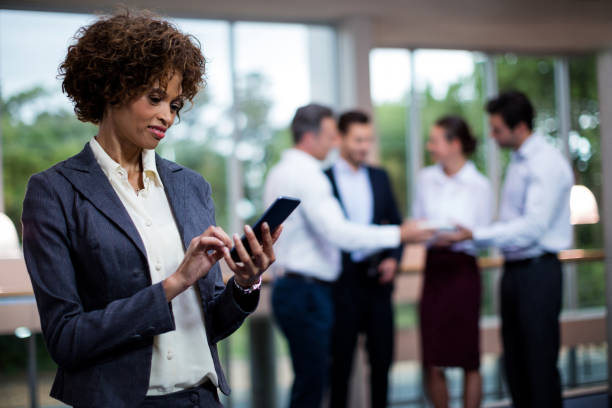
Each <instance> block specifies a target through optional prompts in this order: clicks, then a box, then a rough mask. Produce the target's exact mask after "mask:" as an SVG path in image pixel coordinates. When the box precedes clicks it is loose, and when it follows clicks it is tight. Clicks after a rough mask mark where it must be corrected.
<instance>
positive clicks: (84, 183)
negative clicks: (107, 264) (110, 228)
mask: <svg viewBox="0 0 612 408" xmlns="http://www.w3.org/2000/svg"><path fill="white" fill-rule="evenodd" d="M58 170H59V172H60V173H62V174H63V175H64V177H66V179H68V181H70V183H71V184H72V185H73V186H74V188H75V189H76V190H78V191H79V192H80V193H81V194H82V195H83V196H84V197H85V198H86V199H87V200H89V201H90V202H91V203H92V204H93V205H94V206H95V207H96V208H97V209H98V211H100V212H101V213H102V214H104V215H105V216H106V217H107V218H108V219H109V220H111V221H112V222H113V223H114V224H115V225H116V226H117V227H118V228H119V229H120V230H122V231H123V232H124V233H125V234H126V235H127V236H128V237H130V239H131V240H132V242H133V243H134V245H136V247H137V248H138V249H139V250H140V252H142V254H143V255H144V256H145V258H146V254H147V252H146V250H145V247H144V244H143V242H142V239H141V238H140V234H139V233H138V230H137V229H136V226H135V225H134V223H133V222H132V219H131V218H130V215H129V214H128V212H127V210H126V209H125V206H124V205H123V203H122V202H121V200H120V199H119V196H118V195H117V193H116V192H115V190H114V189H113V186H112V185H111V184H110V181H108V178H107V177H106V175H105V174H104V172H103V171H102V168H101V167H100V165H99V164H98V162H97V161H96V158H95V156H94V154H93V152H92V151H91V148H90V147H89V143H87V144H86V145H85V148H84V149H83V150H82V151H81V153H79V154H77V155H76V156H74V157H71V158H70V159H68V160H66V161H65V162H64V164H63V166H59V167H58Z"/></svg>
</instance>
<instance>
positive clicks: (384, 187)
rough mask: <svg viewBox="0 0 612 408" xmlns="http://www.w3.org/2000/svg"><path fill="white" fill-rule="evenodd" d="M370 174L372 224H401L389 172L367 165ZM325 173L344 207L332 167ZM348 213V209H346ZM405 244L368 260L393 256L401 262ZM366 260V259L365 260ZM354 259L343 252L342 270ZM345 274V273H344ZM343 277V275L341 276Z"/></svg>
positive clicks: (378, 259) (381, 252) (347, 267)
mask: <svg viewBox="0 0 612 408" xmlns="http://www.w3.org/2000/svg"><path fill="white" fill-rule="evenodd" d="M367 170H368V175H369V177H370V185H371V186H372V197H373V199H374V207H373V209H374V211H373V214H372V222H371V223H372V224H376V225H385V224H401V223H402V216H401V215H400V212H399V210H398V209H397V204H396V202H395V196H394V195H393V190H392V189H391V182H390V181H389V176H388V175H387V172H386V171H385V170H383V169H381V168H378V167H372V166H367ZM325 175H326V176H327V177H328V178H329V181H330V182H331V185H332V190H333V192H334V195H335V196H336V198H337V199H338V201H339V202H340V205H341V206H342V208H343V209H344V204H343V203H342V197H340V193H339V191H338V186H337V184H336V179H335V176H334V172H333V171H332V168H329V169H327V170H325ZM345 213H346V210H345ZM402 252H403V245H400V246H399V247H397V248H394V249H386V250H383V251H380V252H378V253H376V254H373V255H371V256H370V257H369V258H368V260H367V261H368V262H371V263H374V264H376V265H378V264H379V263H380V262H381V261H382V260H383V259H386V258H390V257H393V258H395V259H397V261H398V262H399V261H400V259H401V257H402ZM364 262H365V261H364ZM351 264H352V261H351V256H350V253H347V252H342V270H343V272H344V271H346V270H347V269H349V268H350V267H351ZM343 275H344V274H343ZM341 279H342V277H341Z"/></svg>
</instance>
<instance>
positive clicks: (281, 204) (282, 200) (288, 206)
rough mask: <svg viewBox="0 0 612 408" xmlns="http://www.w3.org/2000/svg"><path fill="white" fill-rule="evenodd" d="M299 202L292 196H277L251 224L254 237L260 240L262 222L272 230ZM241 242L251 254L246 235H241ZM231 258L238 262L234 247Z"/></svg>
mask: <svg viewBox="0 0 612 408" xmlns="http://www.w3.org/2000/svg"><path fill="white" fill-rule="evenodd" d="M299 204H300V200H299V199H297V198H293V197H278V198H277V199H276V200H275V201H274V202H273V203H272V205H271V206H270V207H268V209H267V210H266V212H264V213H263V215H262V216H261V217H260V218H259V220H257V222H256V223H255V224H254V225H253V232H254V233H255V237H257V240H258V241H259V242H261V226H262V225H263V223H264V222H267V223H268V225H269V226H270V232H272V233H273V232H274V230H276V228H278V226H279V225H281V224H282V223H283V222H284V221H285V220H286V219H287V217H289V215H290V214H291V213H292V212H293V210H295V209H296V208H297V206H298V205H299ZM241 241H242V244H243V245H244V247H245V249H246V250H247V252H248V253H249V254H251V246H250V245H249V241H248V240H247V238H246V236H244V235H243V236H242V239H241ZM230 255H231V257H232V259H233V260H234V261H235V262H240V258H239V257H238V252H237V251H236V248H233V249H232V251H231V252H230Z"/></svg>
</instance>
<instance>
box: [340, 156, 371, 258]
mask: <svg viewBox="0 0 612 408" xmlns="http://www.w3.org/2000/svg"><path fill="white" fill-rule="evenodd" d="M332 172H333V173H334V179H335V180H336V186H337V188H338V194H340V198H341V201H342V206H343V207H344V210H345V212H346V215H347V217H348V219H349V220H350V221H351V222H355V223H357V224H363V225H368V224H372V219H373V217H374V195H373V193H372V183H371V182H370V175H369V174H368V169H367V167H365V166H359V168H358V169H357V170H355V169H354V168H353V167H352V166H351V165H350V164H349V163H348V162H347V161H346V160H344V159H343V158H342V157H340V158H338V161H336V163H335V164H334V165H333V167H332ZM374 252H376V250H369V251H365V250H362V251H353V252H351V259H352V260H353V262H360V261H363V260H364V259H365V258H367V257H368V256H370V255H372V254H373V253H374Z"/></svg>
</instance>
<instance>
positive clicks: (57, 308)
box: [22, 12, 280, 408]
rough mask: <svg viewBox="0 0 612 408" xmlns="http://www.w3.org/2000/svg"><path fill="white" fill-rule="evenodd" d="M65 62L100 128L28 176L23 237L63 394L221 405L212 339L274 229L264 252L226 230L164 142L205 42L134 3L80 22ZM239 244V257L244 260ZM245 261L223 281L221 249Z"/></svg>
mask: <svg viewBox="0 0 612 408" xmlns="http://www.w3.org/2000/svg"><path fill="white" fill-rule="evenodd" d="M75 40H76V42H75V43H74V44H73V45H71V46H70V47H69V48H68V54H67V56H66V59H65V60H64V62H63V63H62V64H61V67H60V75H61V76H62V77H63V84H62V89H63V90H64V92H65V93H66V94H67V95H68V97H69V98H70V99H71V100H72V101H73V103H74V106H75V112H76V114H77V116H78V118H79V119H80V120H82V121H85V122H92V123H94V124H96V125H97V126H98V132H97V134H96V135H95V136H94V137H93V138H92V139H91V140H90V141H89V142H88V143H87V144H86V145H85V148H84V149H83V150H82V151H81V152H80V153H79V154H77V155H76V156H73V157H71V158H69V159H67V160H65V161H63V162H61V163H58V164H56V165H55V166H53V167H51V168H50V169H48V170H46V171H43V172H42V173H39V174H35V175H34V176H32V178H31V179H30V181H29V183H28V188H27V192H26V197H25V201H24V206H23V220H22V221H23V248H24V254H25V258H26V263H27V267H28V272H29V274H30V277H31V280H32V285H33V287H34V293H35V295H36V301H37V305H38V311H39V314H40V321H41V327H42V332H43V335H44V338H45V342H46V344H47V347H48V349H49V352H50V353H51V356H52V357H53V359H54V360H55V361H56V362H57V364H58V369H57V375H56V378H55V382H54V384H53V387H52V390H51V395H52V396H53V397H55V398H57V399H59V400H61V401H63V402H65V403H66V404H69V405H72V406H76V407H113V408H118V407H138V406H141V407H162V406H164V407H166V406H170V407H179V406H187V405H189V406H198V407H219V406H221V404H220V402H219V398H218V395H217V388H219V389H220V390H221V391H222V392H224V393H225V394H228V393H229V386H228V384H227V381H226V379H225V376H224V374H223V370H222V368H221V365H220V363H219V356H218V353H217V347H216V343H217V342H218V341H219V340H221V339H223V338H225V337H227V336H229V335H230V334H231V333H233V332H234V331H235V330H236V329H237V328H238V327H239V326H240V325H241V324H242V322H243V321H244V319H245V318H246V316H247V315H248V314H249V313H251V312H252V311H254V310H255V308H256V306H257V303H258V300H259V290H258V289H259V286H260V284H261V274H262V273H263V272H264V271H265V270H266V269H267V268H268V266H269V265H270V264H271V263H272V262H274V250H273V247H272V246H273V243H274V241H275V240H276V239H277V238H278V236H279V234H280V228H279V229H277V230H276V231H275V232H274V233H273V234H272V233H271V232H270V230H269V227H268V226H267V225H264V227H263V229H262V232H263V239H262V243H261V244H260V243H259V242H258V241H257V239H256V238H255V235H254V233H253V231H252V230H251V229H250V227H248V226H247V227H245V234H246V236H247V237H248V239H249V244H250V246H251V249H252V254H253V256H252V257H251V256H250V255H249V254H248V253H247V251H246V250H245V248H244V246H243V245H242V243H241V242H240V240H239V239H238V237H237V235H234V237H233V240H232V239H230V238H229V237H228V235H227V234H226V233H225V232H224V231H223V230H222V229H221V228H219V227H217V226H215V217H214V204H213V200H212V198H211V189H210V185H209V184H208V183H207V182H206V181H205V180H204V179H203V178H202V177H201V176H200V175H198V174H197V173H195V172H193V171H191V170H189V169H186V168H184V167H182V166H179V165H178V164H176V163H173V162H170V161H167V160H164V159H162V158H161V157H159V156H158V155H157V154H156V153H155V148H156V147H157V145H158V144H159V143H160V141H161V140H162V139H163V138H164V137H165V136H166V132H167V131H168V129H169V128H170V127H171V126H172V124H173V123H174V120H175V118H176V117H177V116H178V114H179V111H180V110H181V108H182V107H183V103H184V102H185V101H189V102H191V101H193V98H194V97H195V96H196V94H197V92H198V91H199V89H200V88H201V87H202V86H203V79H202V78H203V74H204V67H205V60H204V57H203V56H202V53H201V50H200V47H199V43H198V42H197V40H195V39H194V38H193V37H191V36H189V35H186V34H183V33H181V32H180V31H179V30H178V29H177V28H176V27H175V26H173V25H172V24H171V23H169V22H167V21H164V20H163V19H160V18H157V17H154V16H152V15H149V14H146V13H136V14H132V13H130V12H122V13H119V14H115V15H112V16H106V17H101V18H99V19H98V20H97V21H96V22H94V23H93V24H91V25H90V26H87V27H83V28H81V29H80V30H79V31H78V33H77V35H76V38H75ZM234 245H235V246H236V248H237V250H238V254H239V255H240V259H241V262H237V263H235V262H233V261H232V259H231V257H230V256H229V249H230V248H232V247H233V246H234ZM221 258H224V259H225V260H226V262H227V264H228V266H229V268H230V269H231V270H232V271H233V272H234V273H235V275H234V277H232V278H231V279H230V281H229V282H228V283H227V285H226V284H224V282H223V279H222V276H221V272H220V269H219V266H218V261H219V260H220V259H221Z"/></svg>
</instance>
